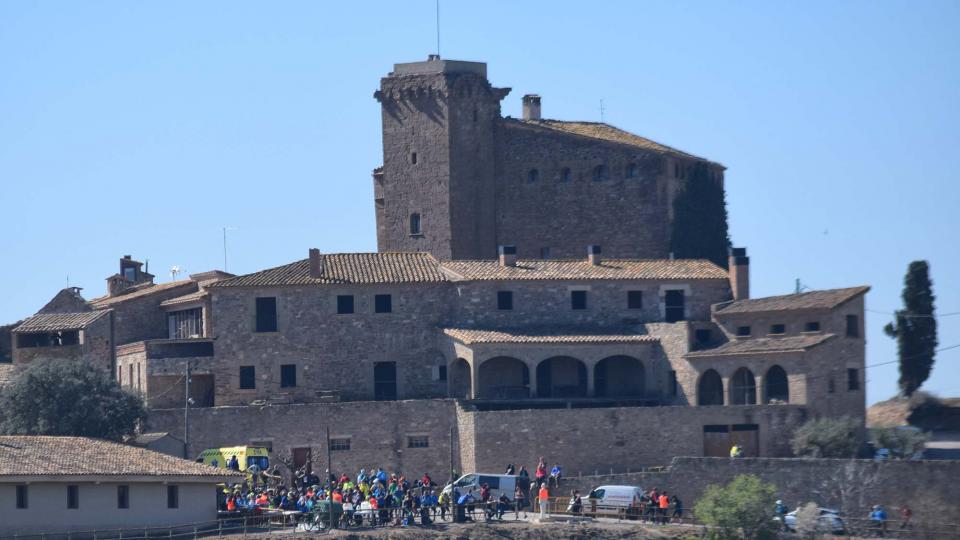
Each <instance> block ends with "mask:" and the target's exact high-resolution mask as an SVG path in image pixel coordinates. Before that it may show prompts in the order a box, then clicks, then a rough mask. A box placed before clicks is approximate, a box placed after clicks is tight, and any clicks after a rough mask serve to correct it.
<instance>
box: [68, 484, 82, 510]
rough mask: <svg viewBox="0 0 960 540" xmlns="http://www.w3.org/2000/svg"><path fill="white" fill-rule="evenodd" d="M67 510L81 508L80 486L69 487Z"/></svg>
mask: <svg viewBox="0 0 960 540" xmlns="http://www.w3.org/2000/svg"><path fill="white" fill-rule="evenodd" d="M67 508H70V509H76V508H80V486H67Z"/></svg>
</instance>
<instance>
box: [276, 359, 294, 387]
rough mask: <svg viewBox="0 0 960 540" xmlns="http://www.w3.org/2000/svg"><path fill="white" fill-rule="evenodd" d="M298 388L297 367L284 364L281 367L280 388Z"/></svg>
mask: <svg viewBox="0 0 960 540" xmlns="http://www.w3.org/2000/svg"><path fill="white" fill-rule="evenodd" d="M295 386H297V365H296V364H283V365H281V366H280V388H294V387H295Z"/></svg>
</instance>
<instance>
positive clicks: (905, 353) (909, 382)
mask: <svg viewBox="0 0 960 540" xmlns="http://www.w3.org/2000/svg"><path fill="white" fill-rule="evenodd" d="M903 281H904V284H903V309H900V310H897V312H896V313H895V314H894V315H895V319H896V320H895V322H892V323H888V324H887V325H886V326H885V327H884V329H883V330H884V331H885V332H886V333H887V335H889V336H890V337H893V338H896V340H897V349H898V353H899V356H900V381H899V382H900V391H901V392H902V393H903V395H905V396H907V397H909V396H911V395H913V393H914V392H915V391H916V390H917V389H918V388H920V385H922V384H923V382H924V381H926V380H927V378H928V377H930V370H931V369H933V360H934V355H935V353H936V348H937V319H936V318H935V317H934V315H933V311H934V306H933V300H934V296H933V283H932V282H931V281H930V266H929V265H928V264H927V261H913V262H912V263H910V266H909V267H908V268H907V275H906V276H905V277H904V280H903Z"/></svg>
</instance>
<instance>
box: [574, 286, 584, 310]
mask: <svg viewBox="0 0 960 540" xmlns="http://www.w3.org/2000/svg"><path fill="white" fill-rule="evenodd" d="M570 308H571V309H575V310H583V309H587V291H570Z"/></svg>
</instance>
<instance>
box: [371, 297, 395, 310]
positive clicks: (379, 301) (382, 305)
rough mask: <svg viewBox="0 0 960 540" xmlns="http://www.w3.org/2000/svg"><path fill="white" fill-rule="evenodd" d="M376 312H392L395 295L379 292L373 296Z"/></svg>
mask: <svg viewBox="0 0 960 540" xmlns="http://www.w3.org/2000/svg"><path fill="white" fill-rule="evenodd" d="M373 303H374V309H373V310H374V312H376V313H391V312H392V311H393V297H392V296H390V295H389V294H378V295H376V296H374V297H373Z"/></svg>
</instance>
